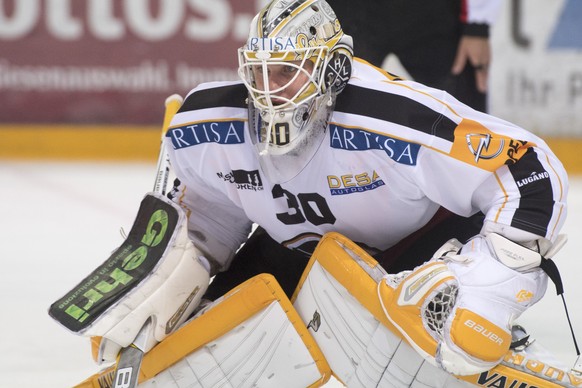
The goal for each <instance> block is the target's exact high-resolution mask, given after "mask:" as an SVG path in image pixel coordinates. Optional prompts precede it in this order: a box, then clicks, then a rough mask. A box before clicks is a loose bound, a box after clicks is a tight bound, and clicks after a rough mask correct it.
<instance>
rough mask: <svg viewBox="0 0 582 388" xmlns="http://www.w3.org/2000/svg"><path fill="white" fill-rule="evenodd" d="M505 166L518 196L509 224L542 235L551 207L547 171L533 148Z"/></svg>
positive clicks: (552, 194)
mask: <svg viewBox="0 0 582 388" xmlns="http://www.w3.org/2000/svg"><path fill="white" fill-rule="evenodd" d="M508 167H509V171H510V172H511V175H512V176H513V178H514V179H515V183H516V184H517V187H518V189H519V193H520V195H521V199H520V201H519V208H518V209H517V210H516V211H515V215H514V217H513V220H512V221H511V226H514V227H516V228H519V229H522V230H525V231H527V232H531V233H534V234H537V235H540V236H545V235H546V233H547V230H548V225H549V223H550V219H551V217H552V212H553V209H554V193H553V191H552V182H551V180H550V174H549V173H548V172H547V171H546V170H545V169H544V167H543V166H542V164H541V163H540V161H539V160H538V157H537V153H536V152H535V151H534V149H533V148H530V149H529V150H528V151H527V152H526V153H525V155H524V156H523V157H522V158H521V159H519V160H518V161H517V162H516V163H514V164H511V165H509V166H508Z"/></svg>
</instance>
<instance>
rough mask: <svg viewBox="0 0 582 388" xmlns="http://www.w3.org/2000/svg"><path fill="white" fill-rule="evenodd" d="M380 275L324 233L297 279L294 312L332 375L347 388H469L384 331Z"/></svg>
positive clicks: (344, 242) (361, 255)
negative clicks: (298, 281) (322, 356)
mask: <svg viewBox="0 0 582 388" xmlns="http://www.w3.org/2000/svg"><path fill="white" fill-rule="evenodd" d="M383 274H384V271H383V270H382V269H381V267H380V266H379V265H378V264H377V263H376V262H375V261H374V260H373V259H372V258H371V257H369V256H368V255H367V254H365V252H363V251H362V250H361V249H360V248H359V247H357V246H356V245H355V244H353V243H352V242H351V241H349V240H348V239H346V238H345V237H343V236H341V235H339V234H336V233H330V234H328V235H326V236H324V238H323V239H322V241H321V242H320V245H319V246H318V248H317V250H316V252H315V253H314V255H313V257H312V260H311V261H310V263H309V265H308V269H307V270H306V273H305V274H304V275H303V278H302V281H301V284H300V286H299V288H298V291H296V294H295V295H294V306H295V309H296V310H297V312H298V313H299V315H300V316H301V317H302V319H303V321H304V322H305V323H306V325H308V328H309V329H310V332H311V335H312V336H313V338H315V341H316V342H317V344H318V345H319V347H320V348H321V350H322V352H323V353H324V355H325V357H326V359H327V361H328V363H329V365H330V367H331V369H332V371H333V373H334V375H335V376H336V377H337V378H338V379H339V380H340V381H342V382H343V383H344V384H345V385H346V386H348V387H350V388H351V387H376V386H378V387H393V388H400V387H402V388H404V387H406V388H409V387H417V388H421V387H422V388H444V387H447V388H463V387H473V386H474V385H472V384H469V383H467V382H465V381H462V380H459V379H457V378H456V377H454V376H452V375H450V374H448V373H446V372H445V371H443V370H440V369H438V368H436V367H434V366H432V365H430V364H428V363H427V362H425V361H424V359H423V358H422V357H421V356H420V355H419V354H418V353H417V352H416V351H414V350H413V349H412V348H411V347H410V346H409V345H408V344H407V343H406V342H404V341H403V340H402V339H401V337H400V336H399V335H398V334H395V333H396V331H393V330H391V329H390V327H391V326H390V325H391V324H390V323H389V322H388V321H387V320H386V318H385V316H384V313H383V311H382V307H381V305H380V303H379V301H378V298H377V291H376V289H377V283H378V281H379V280H380V279H381V278H382V276H383ZM316 312H317V314H316ZM317 322H319V325H318V324H317Z"/></svg>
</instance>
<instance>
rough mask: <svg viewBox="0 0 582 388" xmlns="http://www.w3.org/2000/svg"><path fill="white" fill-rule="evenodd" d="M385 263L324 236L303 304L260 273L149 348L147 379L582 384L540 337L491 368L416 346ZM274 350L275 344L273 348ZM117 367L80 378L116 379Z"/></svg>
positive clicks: (147, 383) (528, 387)
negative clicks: (400, 326)
mask: <svg viewBox="0 0 582 388" xmlns="http://www.w3.org/2000/svg"><path fill="white" fill-rule="evenodd" d="M385 275H386V274H385V272H384V271H383V269H382V268H381V267H380V266H379V265H378V264H377V262H375V261H374V259H372V258H371V257H370V256H369V255H367V254H366V253H365V252H364V251H363V250H362V249H361V248H359V247H358V246H357V245H356V244H354V243H353V242H351V241H350V240H349V239H347V238H345V237H344V236H341V235H339V234H337V233H329V234H327V235H325V236H324V237H323V238H322V240H321V241H320V243H319V245H318V247H317V249H316V250H315V253H314V254H313V256H312V258H311V260H310V262H309V264H308V266H307V268H306V270H305V273H304V275H303V277H302V279H301V283H300V285H299V287H298V289H297V290H296V293H295V295H294V296H293V299H292V300H294V304H293V306H292V305H291V303H290V302H289V301H288V300H287V298H286V297H285V295H284V293H283V292H282V291H281V289H280V287H279V286H278V284H277V282H276V281H275V279H274V278H272V277H271V276H270V275H259V276H258V277H255V278H252V279H251V280H249V281H247V282H245V283H243V284H242V285H241V286H239V287H237V288H235V289H234V290H232V291H231V292H229V293H228V294H227V295H225V296H224V297H223V298H221V299H219V300H217V301H215V302H214V303H213V304H212V305H210V307H207V308H205V309H204V310H202V311H201V312H199V313H198V314H197V315H196V316H195V317H194V318H193V319H192V320H191V321H189V322H187V323H186V324H185V325H184V326H183V327H182V328H180V329H179V330H178V331H177V332H175V333H174V334H172V335H170V336H169V337H168V338H167V339H165V340H164V341H163V342H162V343H160V344H158V345H157V346H156V347H155V348H154V349H152V350H151V351H150V352H149V353H147V354H146V355H145V357H144V361H143V366H142V370H141V374H140V381H141V384H140V387H178V386H201V387H210V386H214V385H215V384H218V383H220V384H225V385H228V384H231V385H233V386H240V387H251V386H259V387H281V386H292V387H307V386H320V385H322V384H324V383H325V382H326V381H327V380H328V379H329V374H330V372H329V370H330V368H331V371H332V372H331V373H333V374H334V375H335V376H336V377H337V378H338V379H339V380H340V381H341V382H343V383H344V384H346V385H347V386H348V387H369V386H378V387H423V388H445V387H447V388H464V387H520V388H533V387H545V388H557V387H582V379H581V378H580V377H579V376H577V375H575V374H573V373H569V372H568V371H567V370H566V369H565V368H560V367H557V366H556V365H553V364H552V363H551V362H545V360H546V359H547V354H544V353H543V352H544V351H543V349H541V350H538V349H539V348H536V346H535V344H534V346H529V347H525V349H522V350H520V351H517V350H509V351H508V352H507V353H506V354H505V356H504V357H503V358H502V360H501V362H500V364H498V365H496V366H495V367H493V368H492V369H491V370H488V371H485V372H482V373H478V374H475V375H469V376H454V375H451V374H449V373H447V372H445V371H444V370H442V369H440V368H438V367H436V366H435V365H433V363H431V362H428V361H427V360H426V359H424V358H423V357H422V356H421V355H420V354H419V353H417V351H415V350H414V349H413V348H412V347H411V346H409V344H408V343H407V342H406V340H404V339H403V336H402V334H400V333H399V331H398V330H397V329H396V328H395V326H394V325H393V324H392V323H391V322H390V320H389V319H388V317H387V316H386V315H385V313H384V311H383V307H382V303H381V301H380V299H379V298H378V285H379V284H380V283H381V282H382V281H383V278H384V277H385ZM267 349H268V350H267ZM111 374H112V369H109V370H104V371H102V372H101V373H99V374H96V375H95V376H92V377H91V378H89V379H88V380H86V381H85V382H84V383H82V384H81V385H79V386H80V387H107V386H108V385H107V381H108V380H109V379H111Z"/></svg>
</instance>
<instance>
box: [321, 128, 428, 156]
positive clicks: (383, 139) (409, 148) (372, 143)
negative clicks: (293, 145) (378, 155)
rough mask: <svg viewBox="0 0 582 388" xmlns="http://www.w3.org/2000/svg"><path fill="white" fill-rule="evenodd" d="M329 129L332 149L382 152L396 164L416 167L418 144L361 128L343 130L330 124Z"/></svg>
mask: <svg viewBox="0 0 582 388" xmlns="http://www.w3.org/2000/svg"><path fill="white" fill-rule="evenodd" d="M330 129H331V138H330V143H331V144H330V145H331V147H332V148H338V149H342V150H347V151H365V150H382V151H384V152H386V154H387V155H388V156H389V157H390V159H392V160H394V161H395V162H396V163H401V164H406V165H408V166H415V165H416V160H417V158H418V151H419V150H420V144H415V143H409V142H406V141H403V140H399V139H394V138H391V137H389V136H385V135H379V134H377V133H373V132H369V131H365V130H363V129H361V128H344V127H340V126H339V125H334V124H330Z"/></svg>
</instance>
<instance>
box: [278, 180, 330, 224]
mask: <svg viewBox="0 0 582 388" xmlns="http://www.w3.org/2000/svg"><path fill="white" fill-rule="evenodd" d="M272 194H273V198H275V199H277V198H282V197H285V198H287V206H289V212H287V213H277V218H278V219H279V221H281V222H282V223H284V224H285V225H294V224H302V223H304V222H305V221H309V222H311V223H312V224H313V225H322V224H334V223H335V220H336V218H335V216H334V215H333V213H332V212H331V209H330V208H329V206H328V205H327V202H326V201H325V198H324V197H322V196H321V195H319V194H317V193H302V194H297V195H295V194H293V193H290V192H289V191H287V190H285V189H284V188H282V187H281V185H275V186H273V191H272Z"/></svg>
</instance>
